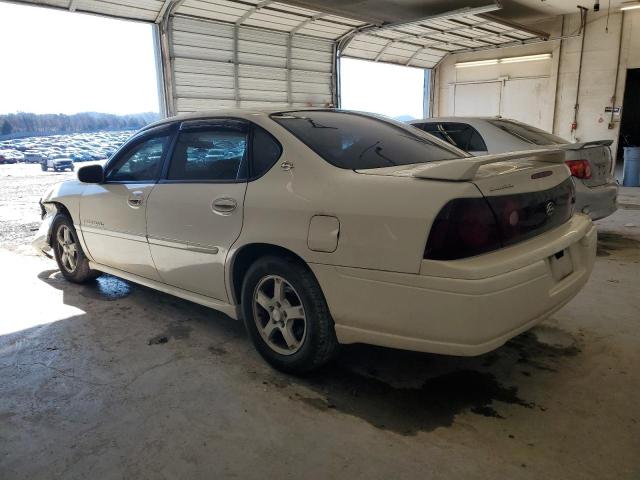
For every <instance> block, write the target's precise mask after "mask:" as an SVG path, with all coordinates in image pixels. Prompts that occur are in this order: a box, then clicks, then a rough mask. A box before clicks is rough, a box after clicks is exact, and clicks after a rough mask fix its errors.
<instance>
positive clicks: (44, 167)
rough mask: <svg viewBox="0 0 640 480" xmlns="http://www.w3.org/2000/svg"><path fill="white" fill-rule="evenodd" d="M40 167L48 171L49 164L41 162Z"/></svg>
mask: <svg viewBox="0 0 640 480" xmlns="http://www.w3.org/2000/svg"><path fill="white" fill-rule="evenodd" d="M40 168H41V169H42V171H43V172H46V171H47V166H46V165H45V164H44V163H41V164H40Z"/></svg>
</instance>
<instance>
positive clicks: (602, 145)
mask: <svg viewBox="0 0 640 480" xmlns="http://www.w3.org/2000/svg"><path fill="white" fill-rule="evenodd" d="M410 124H411V125H413V126H414V127H418V128H419V129H421V130H424V131H425V132H428V133H430V134H432V135H434V136H436V137H438V138H440V139H442V140H445V141H447V142H448V143H450V144H451V145H455V146H457V147H458V148H462V149H463V150H465V151H467V152H469V153H471V154H472V155H487V154H494V153H504V152H517V151H520V150H531V149H546V148H559V149H561V150H564V151H565V154H566V158H565V162H566V164H567V166H568V167H569V169H570V170H571V175H572V176H573V178H574V180H575V186H576V211H578V212H582V213H585V214H587V215H589V216H590V217H591V219H592V220H599V219H601V218H604V217H607V216H609V215H611V214H612V213H614V212H615V211H616V210H617V209H618V203H617V200H618V184H617V183H616V179H615V178H614V176H613V162H612V160H613V159H612V156H611V149H610V145H611V144H612V143H613V141H612V140H596V141H592V142H579V143H570V142H567V141H566V140H565V139H563V138H561V137H558V136H557V135H552V134H551V133H548V132H545V131H544V130H541V129H539V128H536V127H533V126H531V125H527V124H526V123H522V122H517V121H515V120H510V119H507V118H498V117H440V118H427V119H424V120H412V121H411V122H410Z"/></svg>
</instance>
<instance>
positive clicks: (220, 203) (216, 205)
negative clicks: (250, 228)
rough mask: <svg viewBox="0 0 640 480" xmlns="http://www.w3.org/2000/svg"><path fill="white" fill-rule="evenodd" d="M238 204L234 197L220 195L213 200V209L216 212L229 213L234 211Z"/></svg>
mask: <svg viewBox="0 0 640 480" xmlns="http://www.w3.org/2000/svg"><path fill="white" fill-rule="evenodd" d="M237 206H238V202H236V201H235V200H234V199H233V198H229V197H220V198H216V199H215V200H214V201H213V205H212V208H213V211H214V212H215V213H219V214H221V215H228V214H230V213H231V212H233V211H234V210H235V209H236V207H237Z"/></svg>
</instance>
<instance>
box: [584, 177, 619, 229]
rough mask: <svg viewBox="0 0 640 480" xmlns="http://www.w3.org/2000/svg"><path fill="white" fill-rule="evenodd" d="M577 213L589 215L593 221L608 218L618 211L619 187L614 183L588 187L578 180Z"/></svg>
mask: <svg viewBox="0 0 640 480" xmlns="http://www.w3.org/2000/svg"><path fill="white" fill-rule="evenodd" d="M574 183H575V185H576V212H580V213H584V214H586V215H589V216H590V217H591V219H592V220H599V219H601V218H604V217H608V216H609V215H611V214H612V213H613V212H615V211H616V210H617V209H618V185H617V184H615V183H614V182H610V183H605V184H604V185H600V186H597V187H587V186H586V185H585V184H584V183H582V181H580V180H578V179H576V180H575V182H574Z"/></svg>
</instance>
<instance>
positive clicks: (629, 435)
mask: <svg viewBox="0 0 640 480" xmlns="http://www.w3.org/2000/svg"><path fill="white" fill-rule="evenodd" d="M639 190H640V189H636V190H635V191H633V190H631V189H622V190H621V196H620V202H621V204H622V205H621V206H622V209H621V210H620V211H618V212H617V213H616V214H615V215H614V216H612V217H610V218H608V219H605V220H603V221H600V222H598V223H599V227H600V231H601V241H600V250H599V257H598V260H597V262H596V267H595V270H594V273H593V277H592V278H591V280H590V282H589V284H588V285H587V287H586V288H585V289H584V290H583V291H582V292H581V293H580V294H579V296H578V297H577V298H576V299H574V300H573V301H572V302H571V303H570V304H569V305H568V306H566V307H565V308H564V309H562V310H561V311H560V312H558V313H557V314H556V315H554V316H553V318H551V319H549V320H548V321H546V322H545V323H544V324H542V325H541V326H539V327H537V328H536V329H534V330H533V331H532V332H529V333H526V334H524V335H522V336H520V337H518V338H516V339H514V340H513V341H511V342H509V343H508V344H507V345H505V346H504V347H502V348H500V349H499V350H497V351H495V352H493V353H490V354H487V355H484V356H482V357H477V358H454V357H445V356H437V355H426V354H415V353H410V352H401V351H394V350H387V349H381V348H374V347H366V346H352V347H348V348H344V349H343V351H342V353H341V355H340V358H339V359H338V360H337V361H336V362H335V363H334V364H332V365H331V366H330V367H328V368H326V369H324V370H323V371H321V372H319V373H318V374H316V375H314V376H311V377H309V378H305V379H300V378H294V377H290V376H286V375H283V374H280V373H278V372H276V371H273V370H272V369H270V368H269V367H268V366H267V365H266V364H265V363H264V362H263V361H262V360H261V359H260V358H259V357H258V355H257V354H256V353H255V352H254V350H253V348H252V347H251V346H250V344H249V342H248V340H247V338H246V336H245V333H244V331H243V328H242V326H241V324H239V323H238V322H235V321H233V320H230V319H229V318H227V317H224V316H223V315H220V314H218V313H216V312H213V311H210V310H207V309H206V308H203V307H199V306H197V305H194V304H191V303H188V302H185V301H182V300H179V299H175V298H173V297H170V296H168V295H164V294H161V293H157V292H154V291H152V290H149V289H147V288H143V287H139V286H135V285H133V284H130V283H128V282H124V281H121V280H119V279H117V278H114V277H108V276H106V277H102V278H100V279H99V280H98V281H96V282H95V283H93V284H90V285H86V286H78V285H73V284H70V283H67V282H65V281H64V280H63V279H62V278H61V277H60V275H59V273H58V272H57V270H56V266H55V264H54V263H53V262H52V261H50V260H46V259H42V258H39V257H35V256H33V255H29V254H28V253H27V252H28V249H26V248H13V249H12V251H9V250H7V249H4V250H3V249H0V265H2V267H3V268H2V269H1V271H0V285H2V297H1V298H2V310H1V312H2V316H1V319H0V479H3V480H9V479H18V478H20V479H30V480H33V479H52V478H65V479H67V478H69V479H75V478H77V479H86V478H100V479H111V478H114V479H115V478H126V479H144V478H153V479H159V478H160V479H162V478H166V479H170V478H171V479H173V478H189V479H197V478H243V479H244V478H256V479H265V478H279V479H280V478H305V479H314V478H318V479H327V478H367V479H377V478H385V479H389V478H430V479H440V478H443V479H444V478H447V479H451V478H465V479H498V478H508V479H521V478H522V479H540V478H551V479H563V480H566V479H585V478H593V479H609V478H610V479H617V480H620V479H638V478H640V369H639V368H638V367H639V366H640V348H638V346H639V345H640V191H639Z"/></svg>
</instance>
